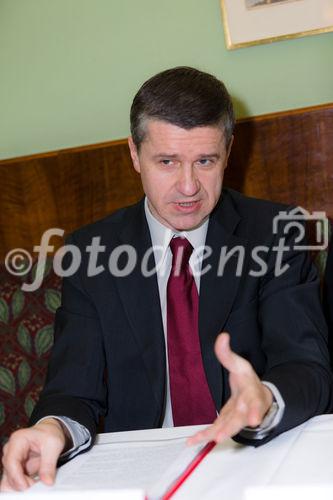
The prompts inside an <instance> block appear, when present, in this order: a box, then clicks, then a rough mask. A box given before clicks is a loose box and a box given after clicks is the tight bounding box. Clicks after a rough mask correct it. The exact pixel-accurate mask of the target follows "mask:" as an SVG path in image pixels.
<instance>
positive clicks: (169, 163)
mask: <svg viewBox="0 0 333 500" xmlns="http://www.w3.org/2000/svg"><path fill="white" fill-rule="evenodd" d="M161 163H162V165H171V163H172V161H171V160H161Z"/></svg>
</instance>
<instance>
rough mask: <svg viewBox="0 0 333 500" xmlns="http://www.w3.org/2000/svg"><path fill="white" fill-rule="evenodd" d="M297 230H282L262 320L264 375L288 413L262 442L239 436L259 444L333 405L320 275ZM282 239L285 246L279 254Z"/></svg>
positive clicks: (264, 285)
mask: <svg viewBox="0 0 333 500" xmlns="http://www.w3.org/2000/svg"><path fill="white" fill-rule="evenodd" d="M296 233H297V234H296ZM297 236H298V230H297V229H296V230H295V229H294V230H291V231H289V232H288V234H286V235H285V234H284V233H283V232H280V233H279V234H278V235H277V237H276V238H275V241H274V244H273V246H272V247H271V251H270V255H269V259H268V271H267V273H266V274H265V276H264V277H263V278H262V281H261V286H260V301H259V302H260V307H259V323H260V326H261V332H262V349H263V352H264V353H265V355H266V360H267V361H266V369H265V373H264V374H263V375H262V380H265V381H268V382H271V383H273V384H274V385H275V386H276V387H277V388H278V390H279V391H280V394H281V396H282V398H283V400H284V402H285V411H284V415H283V417H282V420H281V422H280V423H279V424H278V425H277V427H276V428H274V429H273V430H272V432H271V433H270V434H269V435H268V436H267V437H265V438H264V439H262V440H260V441H258V442H253V441H252V440H245V439H242V438H241V437H240V436H237V437H236V440H237V441H239V442H242V443H244V444H252V445H255V446H259V445H261V444H264V443H266V442H267V441H269V440H271V439H272V438H273V437H275V436H277V435H278V434H280V433H282V432H284V431H286V430H288V429H291V428H293V427H295V426H297V425H299V424H301V423H302V422H304V421H306V420H307V419H309V418H311V417H313V416H315V415H320V414H323V413H329V412H330V411H332V372H331V370H330V364H329V355H328V348H327V326H326V322H325V319H324V316H323V312H322V307H321V302H320V293H319V279H318V275H317V271H316V269H315V267H314V266H313V264H312V262H311V260H310V257H309V255H308V252H307V251H303V250H297V249H295V245H296V243H297V244H298V245H300V244H302V245H303V244H304V242H301V243H300V242H296V241H295V240H297ZM281 239H282V241H283V244H284V247H285V249H284V251H283V253H282V254H281V253H280V255H278V251H277V250H276V249H277V248H278V245H279V241H280V242H281ZM280 257H282V258H281V265H279V262H278V260H279V258H280ZM278 268H280V270H281V271H282V270H283V272H282V273H281V274H279V273H277V272H276V271H277V269H278Z"/></svg>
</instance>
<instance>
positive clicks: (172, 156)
mask: <svg viewBox="0 0 333 500" xmlns="http://www.w3.org/2000/svg"><path fill="white" fill-rule="evenodd" d="M153 158H154V159H157V160H158V159H159V158H168V159H169V158H170V159H174V158H178V155H177V154H170V153H158V154H157V155H154V156H153Z"/></svg>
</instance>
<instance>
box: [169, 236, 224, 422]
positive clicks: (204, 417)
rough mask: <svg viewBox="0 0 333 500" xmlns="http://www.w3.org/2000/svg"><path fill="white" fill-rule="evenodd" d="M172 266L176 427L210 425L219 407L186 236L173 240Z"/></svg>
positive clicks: (171, 348)
mask: <svg viewBox="0 0 333 500" xmlns="http://www.w3.org/2000/svg"><path fill="white" fill-rule="evenodd" d="M170 248H171V252H172V267H171V273H170V277H169V281H168V286H167V343H168V361H169V378H170V393H171V404H172V415H173V422H174V425H175V426H179V425H196V424H208V423H211V422H213V421H214V420H215V418H216V409H215V405H214V402H213V398H212V396H211V393H210V390H209V387H208V383H207V379H206V374H205V371H204V367H203V363H202V356H201V349H200V342H199V331H198V318H199V297H198V290H197V287H196V284H195V281H194V278H193V275H192V273H191V270H190V266H189V259H190V256H191V253H192V251H193V248H192V245H191V243H190V242H189V241H188V240H187V239H186V238H179V237H177V238H173V239H172V240H171V242H170Z"/></svg>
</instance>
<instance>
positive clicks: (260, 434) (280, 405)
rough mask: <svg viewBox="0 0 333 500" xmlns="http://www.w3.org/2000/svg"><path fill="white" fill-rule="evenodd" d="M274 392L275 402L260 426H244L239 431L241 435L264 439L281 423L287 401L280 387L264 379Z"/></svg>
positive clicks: (265, 383)
mask: <svg viewBox="0 0 333 500" xmlns="http://www.w3.org/2000/svg"><path fill="white" fill-rule="evenodd" d="M262 383H263V384H264V385H265V386H266V387H268V389H269V390H270V391H271V393H272V394H273V403H272V406H271V407H270V409H269V410H268V412H267V414H266V415H265V417H264V419H263V421H262V422H261V424H260V425H258V427H244V429H242V430H241V432H240V433H239V434H240V436H241V437H244V438H248V439H264V438H265V437H266V436H268V434H269V433H270V432H271V431H272V430H273V429H275V427H277V426H278V425H279V423H280V422H281V420H282V417H283V413H284V409H285V403H284V401H283V398H282V396H281V393H280V391H279V389H278V388H277V387H276V386H275V385H274V384H272V383H271V382H265V381H262Z"/></svg>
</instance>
